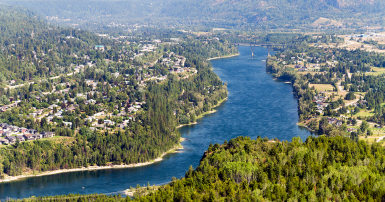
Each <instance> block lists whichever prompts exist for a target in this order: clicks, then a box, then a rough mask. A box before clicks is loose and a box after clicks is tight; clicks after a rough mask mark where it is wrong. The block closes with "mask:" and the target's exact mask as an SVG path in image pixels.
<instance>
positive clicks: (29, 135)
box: [23, 133, 36, 140]
mask: <svg viewBox="0 0 385 202" xmlns="http://www.w3.org/2000/svg"><path fill="white" fill-rule="evenodd" d="M23 136H24V138H25V140H36V139H35V137H34V136H32V135H31V134H29V133H25V134H24V135H23Z"/></svg>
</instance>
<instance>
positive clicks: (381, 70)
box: [365, 67, 385, 76]
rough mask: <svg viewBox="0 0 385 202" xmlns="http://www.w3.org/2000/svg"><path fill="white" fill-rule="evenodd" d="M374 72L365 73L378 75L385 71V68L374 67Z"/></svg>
mask: <svg viewBox="0 0 385 202" xmlns="http://www.w3.org/2000/svg"><path fill="white" fill-rule="evenodd" d="M372 70H373V72H368V73H365V74H366V75H373V76H378V75H381V74H384V73H385V68H379V67H372Z"/></svg>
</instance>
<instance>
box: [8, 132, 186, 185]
mask: <svg viewBox="0 0 385 202" xmlns="http://www.w3.org/2000/svg"><path fill="white" fill-rule="evenodd" d="M184 140H185V138H181V139H180V142H183V141H184ZM181 149H184V148H183V146H182V145H181V144H178V145H175V147H173V148H172V149H170V150H168V151H167V152H164V153H163V154H162V155H161V156H160V157H158V158H156V159H154V160H151V161H148V162H145V163H135V164H129V165H112V166H88V167H82V168H71V169H60V170H53V171H46V172H42V173H39V174H23V175H18V176H7V177H6V178H5V179H3V180H1V181H0V183H3V182H11V181H16V180H21V179H24V178H30V177H40V176H46V175H55V174H60V173H70V172H79V171H93V170H105V169H116V168H134V167H141V166H147V165H150V164H153V163H156V162H159V161H162V160H163V157H164V156H165V155H167V154H170V153H177V152H178V150H181Z"/></svg>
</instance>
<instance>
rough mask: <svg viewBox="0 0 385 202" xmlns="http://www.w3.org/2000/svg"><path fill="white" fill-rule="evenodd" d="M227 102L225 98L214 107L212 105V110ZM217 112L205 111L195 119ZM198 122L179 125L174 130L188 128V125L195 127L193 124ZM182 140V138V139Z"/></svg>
mask: <svg viewBox="0 0 385 202" xmlns="http://www.w3.org/2000/svg"><path fill="white" fill-rule="evenodd" d="M226 100H227V97H226V98H225V99H223V100H220V101H219V102H218V104H216V105H214V106H213V107H212V108H215V107H218V106H219V105H221V104H222V103H223V102H224V101H226ZM216 111H217V110H215V109H214V110H211V111H207V112H204V113H202V114H200V115H199V116H198V117H196V119H197V120H198V119H201V118H203V117H204V116H205V115H207V114H212V113H215V112H216ZM197 123H198V122H196V121H195V122H194V123H188V124H181V125H179V126H177V127H176V128H181V127H183V126H190V125H195V124H197ZM183 139H184V138H183Z"/></svg>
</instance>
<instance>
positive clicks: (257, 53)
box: [0, 46, 311, 200]
mask: <svg viewBox="0 0 385 202" xmlns="http://www.w3.org/2000/svg"><path fill="white" fill-rule="evenodd" d="M239 52H240V55H239V56H236V57H232V58H226V59H219V60H213V61H211V62H212V64H213V67H214V71H215V73H216V74H218V75H219V77H220V78H221V79H222V81H223V82H226V83H227V84H228V91H229V94H228V100H227V101H225V102H224V103H223V104H222V105H220V106H219V107H217V108H216V110H217V112H216V113H213V114H209V115H207V116H205V117H204V118H202V119H199V120H198V124H196V125H191V126H185V127H182V128H180V132H181V134H182V137H184V138H186V140H185V141H184V142H183V143H182V145H183V146H184V149H183V150H181V152H180V153H174V154H168V155H166V156H165V157H164V160H163V161H160V162H156V163H154V164H151V165H147V166H143V167H136V168H122V169H109V170H96V171H81V172H71V173H62V174H56V175H48V176H41V177H31V178H26V179H22V180H18V181H13V182H3V183H0V200H5V199H6V198H7V197H10V198H26V197H30V196H46V195H62V194H68V193H80V194H90V193H105V194H118V193H123V191H124V190H125V189H128V188H130V186H132V187H135V186H136V185H137V184H140V185H142V186H143V185H147V183H148V182H149V183H150V184H151V185H152V184H163V183H167V182H169V181H170V180H171V178H172V177H178V178H180V177H182V176H184V174H185V172H186V171H187V170H188V168H189V166H190V165H193V167H194V168H195V167H197V166H198V165H199V160H200V159H201V157H202V155H203V152H204V151H205V150H206V149H207V148H208V146H209V144H210V143H213V144H214V143H223V142H224V141H225V140H230V139H232V138H235V137H237V136H249V137H251V138H252V139H255V138H257V137H258V135H259V136H261V137H268V138H278V139H279V140H288V141H290V140H291V138H292V137H297V136H299V137H301V138H302V139H303V140H305V139H306V137H308V136H309V135H311V133H310V131H308V130H307V129H305V128H300V127H299V126H297V125H296V123H297V121H298V114H297V107H298V104H297V100H296V99H295V97H294V96H293V93H292V90H293V89H292V87H291V85H290V84H286V83H282V82H277V81H274V80H273V78H272V76H271V75H269V74H267V73H266V71H265V68H266V66H265V62H264V60H265V59H266V57H267V50H266V49H265V48H261V47H257V48H256V49H255V50H254V58H251V50H250V48H249V47H244V46H241V47H239Z"/></svg>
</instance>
